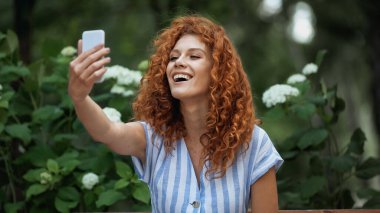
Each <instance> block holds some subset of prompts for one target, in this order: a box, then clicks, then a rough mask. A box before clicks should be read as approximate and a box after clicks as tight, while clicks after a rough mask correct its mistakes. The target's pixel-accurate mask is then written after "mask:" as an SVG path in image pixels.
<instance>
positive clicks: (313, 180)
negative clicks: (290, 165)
mask: <svg viewBox="0 0 380 213" xmlns="http://www.w3.org/2000/svg"><path fill="white" fill-rule="evenodd" d="M325 185H326V179H325V177H322V176H312V177H310V178H309V179H307V180H305V181H304V182H303V183H302V184H301V186H300V192H301V196H302V197H303V198H310V197H312V196H313V195H315V194H317V193H318V192H319V191H321V190H322V189H323V187H324V186H325Z"/></svg>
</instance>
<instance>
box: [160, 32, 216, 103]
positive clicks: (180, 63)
mask: <svg viewBox="0 0 380 213" xmlns="http://www.w3.org/2000/svg"><path fill="white" fill-rule="evenodd" d="M211 68H212V60H211V53H210V50H209V48H208V47H207V46H206V45H205V44H204V43H203V42H202V41H201V40H200V39H199V37H198V36H196V35H191V34H187V35H184V36H182V37H181V38H180V39H179V40H178V41H177V43H176V45H175V46H174V48H173V49H172V51H171V52H170V61H169V63H168V65H167V68H166V76H167V78H168V81H169V86H170V91H171V94H172V96H173V97H174V98H176V99H179V100H181V101H185V100H192V101H199V100H202V99H205V100H207V99H208V93H209V85H210V71H211Z"/></svg>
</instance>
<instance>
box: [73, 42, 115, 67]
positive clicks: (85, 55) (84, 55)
mask: <svg viewBox="0 0 380 213" xmlns="http://www.w3.org/2000/svg"><path fill="white" fill-rule="evenodd" d="M81 43H82V45H80V46H81V47H80V48H81V54H80V55H78V57H77V58H76V60H77V62H78V63H80V62H82V61H84V60H85V59H87V58H88V57H89V56H90V55H92V54H94V53H95V52H97V51H99V50H101V49H102V48H103V47H104V44H99V45H96V46H95V47H93V48H91V49H89V50H87V51H85V52H82V50H83V49H82V47H83V42H81ZM103 49H104V48H103ZM108 49H109V48H108Z"/></svg>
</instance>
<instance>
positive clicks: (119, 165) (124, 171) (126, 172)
mask: <svg viewBox="0 0 380 213" xmlns="http://www.w3.org/2000/svg"><path fill="white" fill-rule="evenodd" d="M115 166H116V173H117V174H118V175H119V176H120V177H122V178H125V179H129V178H131V177H132V174H133V171H132V169H131V167H130V166H128V165H127V164H126V163H124V162H122V161H116V162H115Z"/></svg>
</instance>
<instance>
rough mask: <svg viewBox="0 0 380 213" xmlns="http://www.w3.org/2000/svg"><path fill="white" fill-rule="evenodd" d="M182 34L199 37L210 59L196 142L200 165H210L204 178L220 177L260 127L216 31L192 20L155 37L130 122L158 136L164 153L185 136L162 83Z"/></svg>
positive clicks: (233, 55)
mask: <svg viewBox="0 0 380 213" xmlns="http://www.w3.org/2000/svg"><path fill="white" fill-rule="evenodd" d="M186 34H193V35H197V36H199V38H200V39H201V41H202V42H204V43H205V44H206V46H207V47H208V48H209V49H210V52H211V56H212V58H213V66H212V68H211V71H210V76H211V78H210V87H209V91H210V93H209V98H210V104H209V111H208V114H207V129H206V133H204V134H203V135H202V136H201V138H200V141H201V143H202V145H203V157H204V160H205V162H206V161H209V162H210V166H209V167H208V168H207V172H206V174H211V173H214V174H217V176H218V177H222V176H224V175H225V173H226V170H227V168H228V167H229V166H231V164H232V162H233V160H234V159H235V155H236V153H237V152H238V151H239V149H240V148H241V147H243V148H244V150H246V149H247V148H248V145H249V142H250V140H251V137H252V131H253V127H254V124H255V123H258V122H259V121H258V120H256V118H255V113H254V107H253V100H252V94H251V88H250V85H249V81H248V78H247V76H246V74H245V72H244V69H243V66H242V63H241V61H240V57H239V55H238V54H237V52H236V50H235V49H234V47H233V45H232V43H231V41H230V40H229V38H228V37H227V35H226V33H225V31H224V29H223V28H222V27H221V26H219V25H217V24H215V23H213V22H212V21H210V20H209V19H207V18H204V17H200V16H196V15H192V16H185V17H179V18H176V19H174V20H173V21H172V23H171V26H170V27H168V28H166V29H164V30H163V31H162V32H161V33H160V34H159V35H158V37H157V38H156V39H155V40H154V47H155V53H154V54H153V55H152V56H151V58H150V63H149V68H148V71H147V73H146V74H145V76H144V77H143V79H142V80H141V86H140V90H139V94H138V96H137V98H136V100H135V102H134V103H133V110H134V113H135V114H134V115H135V119H137V120H145V121H146V122H148V123H149V124H150V125H151V126H152V127H153V129H154V131H155V132H156V133H158V134H160V135H161V136H163V138H164V146H165V150H166V152H167V153H170V152H171V151H172V150H173V148H174V143H175V142H176V141H177V140H178V139H180V138H182V137H185V136H186V128H185V125H184V122H183V117H182V114H181V112H180V109H179V101H178V100H177V99H175V98H173V97H172V95H171V92H170V88H169V82H168V79H167V77H166V67H167V65H168V63H169V54H170V52H171V50H172V49H173V47H174V46H175V44H176V42H177V41H178V40H179V39H180V38H181V37H182V36H183V35H186ZM206 165H207V164H206ZM214 177H216V176H214Z"/></svg>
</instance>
